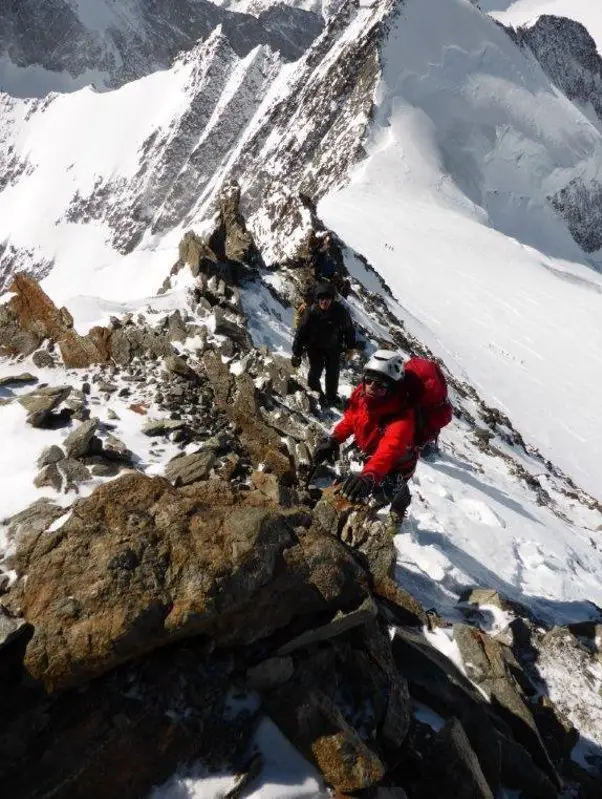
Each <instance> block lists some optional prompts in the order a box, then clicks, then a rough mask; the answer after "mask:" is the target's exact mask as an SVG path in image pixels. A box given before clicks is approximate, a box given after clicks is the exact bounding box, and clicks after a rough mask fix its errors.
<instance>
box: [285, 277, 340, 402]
mask: <svg viewBox="0 0 602 799" xmlns="http://www.w3.org/2000/svg"><path fill="white" fill-rule="evenodd" d="M334 297H335V290H334V287H333V286H332V284H331V283H320V284H318V286H317V287H316V291H315V302H314V303H313V304H312V305H311V306H310V307H309V308H307V309H306V311H305V312H304V313H303V315H302V317H301V321H300V322H299V327H298V328H297V332H296V334H295V338H294V341H293V357H292V358H291V363H292V364H293V366H294V367H295V368H297V367H299V366H300V365H301V359H302V357H303V354H304V353H307V358H308V360H309V374H308V377H307V384H308V386H309V388H310V389H311V390H312V391H318V392H319V393H320V395H321V396H322V394H323V393H324V394H325V398H324V402H325V404H326V405H336V404H337V403H338V402H339V398H338V390H339V372H340V368H341V355H342V353H343V350H353V349H354V347H355V330H354V328H353V323H352V321H351V317H350V316H349V313H348V311H347V310H346V309H345V308H344V307H343V306H342V305H341V303H340V302H337V301H336V300H335V298H334ZM324 371H325V372H326V378H325V383H326V386H325V388H326V390H325V392H322V386H321V383H320V380H321V377H322V372H324Z"/></svg>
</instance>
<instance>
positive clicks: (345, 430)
mask: <svg viewBox="0 0 602 799" xmlns="http://www.w3.org/2000/svg"><path fill="white" fill-rule="evenodd" d="M353 415H354V410H353V408H352V407H349V408H347V410H346V411H345V413H344V414H343V418H342V419H341V421H340V422H339V423H338V425H337V426H336V427H335V428H334V430H333V431H332V433H331V434H330V436H331V438H334V439H335V441H338V442H339V444H342V443H343V441H347V439H348V438H349V436H350V435H351V434H352V433H353V431H354V429H355V424H354V421H353Z"/></svg>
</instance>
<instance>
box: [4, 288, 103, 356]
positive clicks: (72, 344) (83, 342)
mask: <svg viewBox="0 0 602 799" xmlns="http://www.w3.org/2000/svg"><path fill="white" fill-rule="evenodd" d="M10 291H12V292H14V295H15V296H13V297H12V298H11V299H10V301H9V303H8V310H9V313H10V314H11V315H12V317H13V319H14V322H15V323H16V325H17V328H18V330H19V331H21V332H23V333H26V334H29V335H30V336H33V337H35V338H36V339H37V341H38V344H37V345H36V346H35V347H34V348H33V349H37V346H38V345H39V343H40V342H41V341H43V340H44V339H46V338H48V339H50V340H51V341H54V342H56V343H57V344H58V346H59V348H60V351H61V355H62V356H63V360H64V362H65V366H68V367H73V368H77V367H85V366H89V365H90V364H91V363H99V362H102V361H106V360H107V358H106V356H104V355H103V353H101V352H100V351H99V350H98V348H97V347H96V345H95V343H94V342H93V341H92V340H91V339H90V338H88V337H85V336H80V335H79V334H78V333H76V331H75V330H74V329H73V317H72V316H71V314H70V313H69V311H68V310H67V309H66V308H57V307H56V305H55V304H54V303H53V302H52V300H51V299H50V297H49V296H48V295H47V294H46V293H45V292H44V291H43V290H42V288H41V287H40V284H39V283H38V282H37V280H35V279H34V278H32V277H29V275H26V274H24V273H20V274H18V275H15V278H14V280H13V282H12V284H11V286H10ZM13 339H14V336H12V337H11V340H9V341H3V342H2V343H3V344H4V345H5V346H6V348H7V349H8V350H9V351H11V350H12V351H13V352H14V354H17V352H15V349H16V348H17V349H19V344H18V342H17V347H15V343H16V342H15V341H14V340H13Z"/></svg>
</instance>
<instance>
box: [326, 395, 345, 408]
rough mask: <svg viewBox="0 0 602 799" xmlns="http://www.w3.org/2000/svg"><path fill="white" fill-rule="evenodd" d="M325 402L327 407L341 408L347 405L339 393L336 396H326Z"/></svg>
mask: <svg viewBox="0 0 602 799" xmlns="http://www.w3.org/2000/svg"><path fill="white" fill-rule="evenodd" d="M323 404H324V405H325V407H327V408H338V409H339V410H342V409H343V408H344V407H345V401H344V400H342V399H341V397H339V396H338V395H337V396H335V397H326V398H325V400H324V403H323Z"/></svg>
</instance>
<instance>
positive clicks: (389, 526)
mask: <svg viewBox="0 0 602 799" xmlns="http://www.w3.org/2000/svg"><path fill="white" fill-rule="evenodd" d="M404 518H405V513H403V514H401V515H400V514H399V513H395V511H393V512H391V513H388V514H387V520H386V522H385V528H386V530H387V532H388V533H389V535H390V536H391V538H393V537H394V536H396V535H397V534H398V533H400V532H401V525H402V524H403V520H404Z"/></svg>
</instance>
